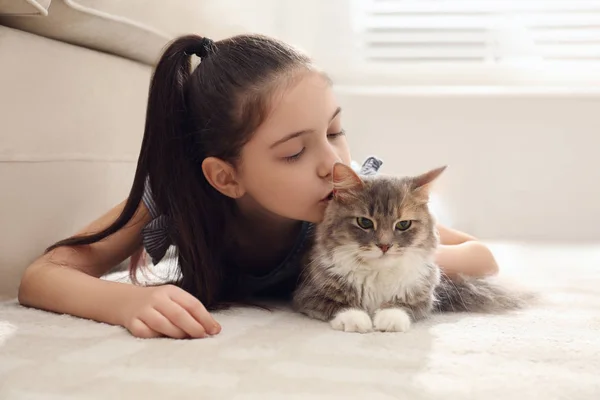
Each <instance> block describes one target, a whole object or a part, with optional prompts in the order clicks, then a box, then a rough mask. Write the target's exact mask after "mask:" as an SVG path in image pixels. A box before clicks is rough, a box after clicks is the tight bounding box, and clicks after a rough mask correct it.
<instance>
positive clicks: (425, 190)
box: [412, 165, 447, 200]
mask: <svg viewBox="0 0 600 400" xmlns="http://www.w3.org/2000/svg"><path fill="white" fill-rule="evenodd" d="M446 168H447V165H444V166H443V167H439V168H435V169H432V170H430V171H427V172H425V173H424V174H421V175H418V176H415V177H414V178H413V180H412V182H413V183H412V189H413V193H414V194H415V195H417V196H418V197H421V198H422V199H423V200H427V199H428V198H429V192H430V190H431V186H432V184H433V182H434V181H435V180H436V179H437V178H438V177H439V176H440V175H441V174H442V172H444V171H445V170H446Z"/></svg>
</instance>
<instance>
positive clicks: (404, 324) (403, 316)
mask: <svg viewBox="0 0 600 400" xmlns="http://www.w3.org/2000/svg"><path fill="white" fill-rule="evenodd" d="M373 325H374V327H375V330H376V331H381V332H406V331H408V330H409V329H410V316H409V315H408V313H407V312H406V311H404V310H403V309H401V308H384V309H382V310H378V311H377V312H376V313H375V318H373Z"/></svg>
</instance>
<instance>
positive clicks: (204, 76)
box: [19, 35, 497, 338]
mask: <svg viewBox="0 0 600 400" xmlns="http://www.w3.org/2000/svg"><path fill="white" fill-rule="evenodd" d="M192 54H196V55H197V56H199V57H200V59H201V62H200V64H199V65H198V66H197V67H196V68H195V70H193V71H191V65H190V57H191V55H192ZM336 161H341V162H344V163H347V164H349V163H350V162H351V157H350V152H349V149H348V145H347V142H346V138H345V132H344V130H343V128H342V114H341V110H340V107H339V106H338V103H337V102H336V99H335V97H334V95H333V91H332V88H331V84H330V81H329V80H328V78H327V77H326V76H325V75H324V74H323V73H322V72H320V71H319V70H318V69H317V68H316V67H315V66H314V65H313V64H312V63H311V60H310V59H309V58H307V57H306V56H305V55H303V54H301V53H299V52H297V51H296V50H294V49H293V48H291V47H290V46H288V45H286V44H284V43H281V42H279V41H277V40H274V39H271V38H267V37H263V36H257V35H242V36H237V37H233V38H230V39H227V40H222V41H220V42H218V43H213V42H212V41H211V40H209V39H206V38H202V37H198V36H194V35H190V36H184V37H180V38H179V39H177V40H175V41H174V42H172V43H171V44H170V46H169V47H168V48H167V49H166V50H165V52H164V54H163V55H162V57H161V59H160V61H159V63H158V65H157V67H156V70H155V72H154V76H153V78H152V82H151V86H150V92H149V99H148V108H147V115H146V126H145V131H144V137H143V140H142V145H141V151H140V155H139V159H138V164H137V169H136V173H135V177H134V181H133V185H132V188H131V191H130V193H129V196H128V198H127V199H126V200H125V201H123V202H122V203H121V204H119V205H118V206H116V207H115V208H113V209H112V210H110V211H108V212H107V213H106V214H105V215H104V216H102V217H100V218H99V219H97V220H96V221H94V222H92V223H91V224H90V225H89V226H88V227H86V228H85V229H84V230H82V231H81V232H79V233H78V234H77V235H76V236H73V237H71V238H67V239H64V240H61V241H59V242H58V243H56V244H54V245H52V246H50V247H49V248H48V249H47V250H46V252H45V253H44V255H43V256H41V257H40V258H39V259H37V260H36V261H35V262H34V263H33V264H32V265H30V266H29V267H28V268H27V270H26V271H25V273H24V275H23V278H22V281H21V285H20V288H19V302H20V303H21V304H23V305H26V306H31V307H36V308H40V309H45V310H50V311H55V312H59V313H67V314H72V315H75V316H79V317H83V318H89V319H93V320H96V321H102V322H106V323H109V324H115V325H122V326H124V327H125V328H127V329H128V330H129V331H130V332H131V334H133V335H134V336H137V337H143V338H149V337H158V336H168V337H173V338H186V337H191V338H200V337H205V336H207V335H214V334H217V333H219V332H220V330H221V327H220V325H219V324H218V322H217V321H215V319H214V318H213V316H212V315H211V314H210V313H209V312H208V311H207V310H212V309H216V308H218V307H220V306H223V305H225V304H226V303H229V302H236V301H241V300H244V299H245V298H247V296H249V295H256V294H261V293H270V292H273V291H278V290H279V291H281V290H284V291H285V290H288V291H289V290H290V287H289V286H286V284H287V283H290V282H293V281H294V278H295V277H297V273H298V268H299V259H300V254H302V252H303V250H304V246H303V244H304V239H305V238H306V237H307V234H308V232H309V230H310V227H311V224H313V223H316V222H319V221H320V219H321V218H322V215H323V211H324V207H325V206H326V204H327V199H328V196H329V194H330V192H331V177H330V173H331V171H332V166H333V164H334V163H335V162H336ZM439 233H440V239H441V243H442V246H441V247H440V250H439V254H438V258H437V261H438V262H439V264H440V266H441V267H442V268H443V269H444V270H445V271H446V272H447V273H456V272H462V273H467V274H473V275H484V274H490V273H495V272H496V270H497V266H496V263H495V261H494V258H493V256H492V255H491V253H490V251H489V250H488V249H487V248H486V247H485V246H484V245H482V244H480V243H479V242H477V241H475V240H474V238H473V237H471V236H469V235H466V234H464V233H461V232H457V231H455V230H451V229H448V228H445V227H443V226H440V227H439ZM169 245H174V246H176V248H177V250H178V262H179V277H178V279H177V280H176V281H175V284H173V285H160V286H150V287H143V286H139V285H128V284H123V283H118V282H110V281H106V280H101V279H99V278H100V277H101V276H102V275H103V274H105V273H106V272H107V271H109V270H110V269H111V268H112V267H114V266H115V265H117V264H118V263H120V262H122V261H123V260H125V259H127V258H128V257H130V256H131V260H132V267H131V274H132V275H134V274H135V269H136V268H137V264H138V261H139V258H140V257H139V255H140V254H141V250H142V249H145V250H146V251H147V253H148V254H150V256H151V257H152V259H153V261H154V262H158V261H159V260H160V259H161V258H162V257H163V256H164V254H165V250H166V248H167V247H168V246H169Z"/></svg>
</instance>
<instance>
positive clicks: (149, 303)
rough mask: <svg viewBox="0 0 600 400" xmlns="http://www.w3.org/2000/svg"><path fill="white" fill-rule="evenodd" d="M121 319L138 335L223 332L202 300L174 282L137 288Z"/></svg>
mask: <svg viewBox="0 0 600 400" xmlns="http://www.w3.org/2000/svg"><path fill="white" fill-rule="evenodd" d="M122 318H123V324H122V325H123V326H124V327H125V328H127V330H129V332H131V334H132V335H133V336H136V337H139V338H155V337H160V336H167V337H171V338H176V339H184V338H203V337H206V336H207V335H215V334H217V333H219V332H221V326H220V325H219V324H218V323H217V321H215V320H214V319H213V317H212V316H211V315H210V313H209V312H208V311H207V310H206V308H205V307H204V306H203V305H202V303H201V302H200V301H199V300H198V299H196V298H195V297H194V296H192V295H191V294H189V293H188V292H186V291H185V290H183V289H181V288H179V287H177V286H174V285H163V286H150V287H136V288H135V291H134V293H133V295H132V298H131V301H130V302H129V304H126V305H125V306H124V309H123V317H122Z"/></svg>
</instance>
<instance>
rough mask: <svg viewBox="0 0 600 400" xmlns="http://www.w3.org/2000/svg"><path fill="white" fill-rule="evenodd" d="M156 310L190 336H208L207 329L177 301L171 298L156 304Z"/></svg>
mask: <svg viewBox="0 0 600 400" xmlns="http://www.w3.org/2000/svg"><path fill="white" fill-rule="evenodd" d="M156 310H158V311H159V312H160V313H161V314H162V315H164V316H165V317H167V319H168V320H169V321H170V322H171V323H172V324H173V325H175V326H176V327H178V328H179V329H181V330H182V331H184V332H185V333H186V334H187V335H188V336H190V337H193V338H203V337H206V330H205V329H204V327H203V326H202V325H201V324H200V322H198V321H196V319H195V318H194V317H192V316H191V315H190V313H189V312H188V311H187V310H185V309H184V308H183V307H182V306H180V305H179V304H178V303H176V302H175V301H172V300H171V301H167V302H163V303H161V304H158V305H156Z"/></svg>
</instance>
